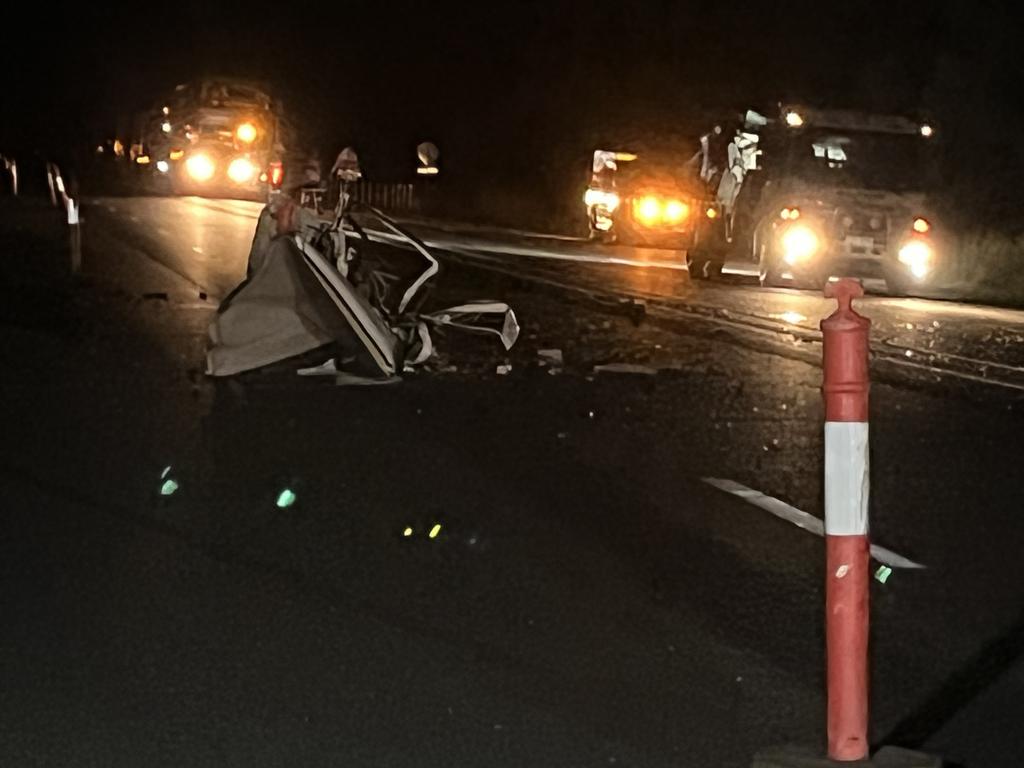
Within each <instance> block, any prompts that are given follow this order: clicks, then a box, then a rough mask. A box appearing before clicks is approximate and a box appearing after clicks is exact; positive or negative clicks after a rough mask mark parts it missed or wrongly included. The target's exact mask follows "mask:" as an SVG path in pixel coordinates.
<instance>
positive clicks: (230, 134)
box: [141, 77, 292, 200]
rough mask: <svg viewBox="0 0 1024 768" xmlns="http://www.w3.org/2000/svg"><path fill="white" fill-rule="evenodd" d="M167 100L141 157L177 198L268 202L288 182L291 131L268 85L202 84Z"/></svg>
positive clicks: (155, 115) (154, 114)
mask: <svg viewBox="0 0 1024 768" xmlns="http://www.w3.org/2000/svg"><path fill="white" fill-rule="evenodd" d="M159 102H160V103H158V106H156V107H155V108H154V109H153V110H151V112H150V114H149V118H148V120H147V126H146V131H145V139H144V142H143V146H144V147H145V149H144V154H142V155H141V157H144V158H145V163H146V165H147V166H148V167H149V168H151V169H152V171H153V172H154V173H155V174H156V176H157V178H158V179H164V180H165V181H166V184H167V185H169V187H170V189H171V190H172V191H173V192H174V193H175V194H183V195H203V196H216V197H233V198H244V199H253V200H263V199H266V195H267V193H268V191H269V190H270V189H271V188H272V187H273V186H274V184H275V183H279V182H280V180H281V177H282V175H283V166H282V159H283V157H284V155H285V152H286V147H288V146H289V144H291V143H292V137H291V130H290V127H289V124H288V123H287V121H286V120H285V118H284V115H283V114H282V110H281V106H280V103H279V102H276V101H275V100H274V99H272V98H271V96H270V95H269V93H268V91H267V90H266V89H265V88H264V87H262V86H260V85H258V84H255V83H251V82H248V81H244V80H238V79H235V78H224V77H221V78H217V77H210V78H202V79H199V80H196V81H193V82H190V83H185V84H182V85H179V86H177V87H176V88H175V89H174V91H173V92H172V93H170V94H167V95H166V96H165V97H163V98H162V99H160V100H159Z"/></svg>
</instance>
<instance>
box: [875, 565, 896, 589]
mask: <svg viewBox="0 0 1024 768" xmlns="http://www.w3.org/2000/svg"><path fill="white" fill-rule="evenodd" d="M890 576H892V568H890V567H889V566H888V565H881V566H879V567H878V570H877V571H875V578H876V579H878V580H879V581H880V582H882V583H883V584H885V582H886V580H887V579H888V578H889V577H890Z"/></svg>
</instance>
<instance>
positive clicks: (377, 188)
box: [351, 181, 420, 213]
mask: <svg viewBox="0 0 1024 768" xmlns="http://www.w3.org/2000/svg"><path fill="white" fill-rule="evenodd" d="M351 194H352V199H353V200H354V201H355V202H357V203H364V204H365V205H369V206H372V207H374V208H379V209H380V210H382V211H392V212H399V213H413V212H416V211H419V208H420V200H419V195H417V194H416V187H415V185H413V184H399V183H390V182H382V181H360V182H359V183H358V184H353V185H352V192H351Z"/></svg>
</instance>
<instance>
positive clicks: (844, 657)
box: [821, 279, 871, 761]
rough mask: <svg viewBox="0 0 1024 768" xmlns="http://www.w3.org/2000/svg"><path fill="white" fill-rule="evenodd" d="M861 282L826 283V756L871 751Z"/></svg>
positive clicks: (863, 755)
mask: <svg viewBox="0 0 1024 768" xmlns="http://www.w3.org/2000/svg"><path fill="white" fill-rule="evenodd" d="M863 295H864V290H863V288H862V287H861V285H860V283H859V282H857V281H856V280H852V279H843V280H839V281H838V282H834V283H828V284H827V285H826V286H825V296H826V297H828V298H834V299H836V301H837V302H838V303H839V307H838V309H837V310H836V311H835V312H834V313H833V314H832V315H831V316H830V317H828V318H826V319H824V320H822V321H821V331H822V346H823V357H824V360H823V363H824V364H823V366H822V367H823V369H824V384H823V386H822V391H823V393H824V397H825V647H826V655H827V659H828V661H827V669H828V673H827V674H828V678H827V685H828V756H829V758H831V759H832V760H843V761H852V760H864V759H867V756H868V740H867V729H868V587H869V584H870V580H869V573H868V566H869V551H868V549H869V547H868V487H869V477H868V331H869V329H870V328H871V321H870V320H868V319H867V318H865V317H862V316H861V315H859V314H858V313H857V312H856V311H855V310H854V309H853V307H852V306H851V304H852V301H853V299H854V298H857V297H860V296H863Z"/></svg>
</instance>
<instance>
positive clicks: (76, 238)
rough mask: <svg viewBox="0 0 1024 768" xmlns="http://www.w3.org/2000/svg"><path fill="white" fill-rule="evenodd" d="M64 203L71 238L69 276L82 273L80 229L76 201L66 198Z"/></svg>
mask: <svg viewBox="0 0 1024 768" xmlns="http://www.w3.org/2000/svg"><path fill="white" fill-rule="evenodd" d="M66 202H67V208H68V229H69V230H70V238H71V241H70V242H71V274H73V275H77V274H78V273H79V272H81V271H82V227H81V224H80V219H79V216H78V201H77V200H76V199H75V198H73V197H68V198H67V201H66Z"/></svg>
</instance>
